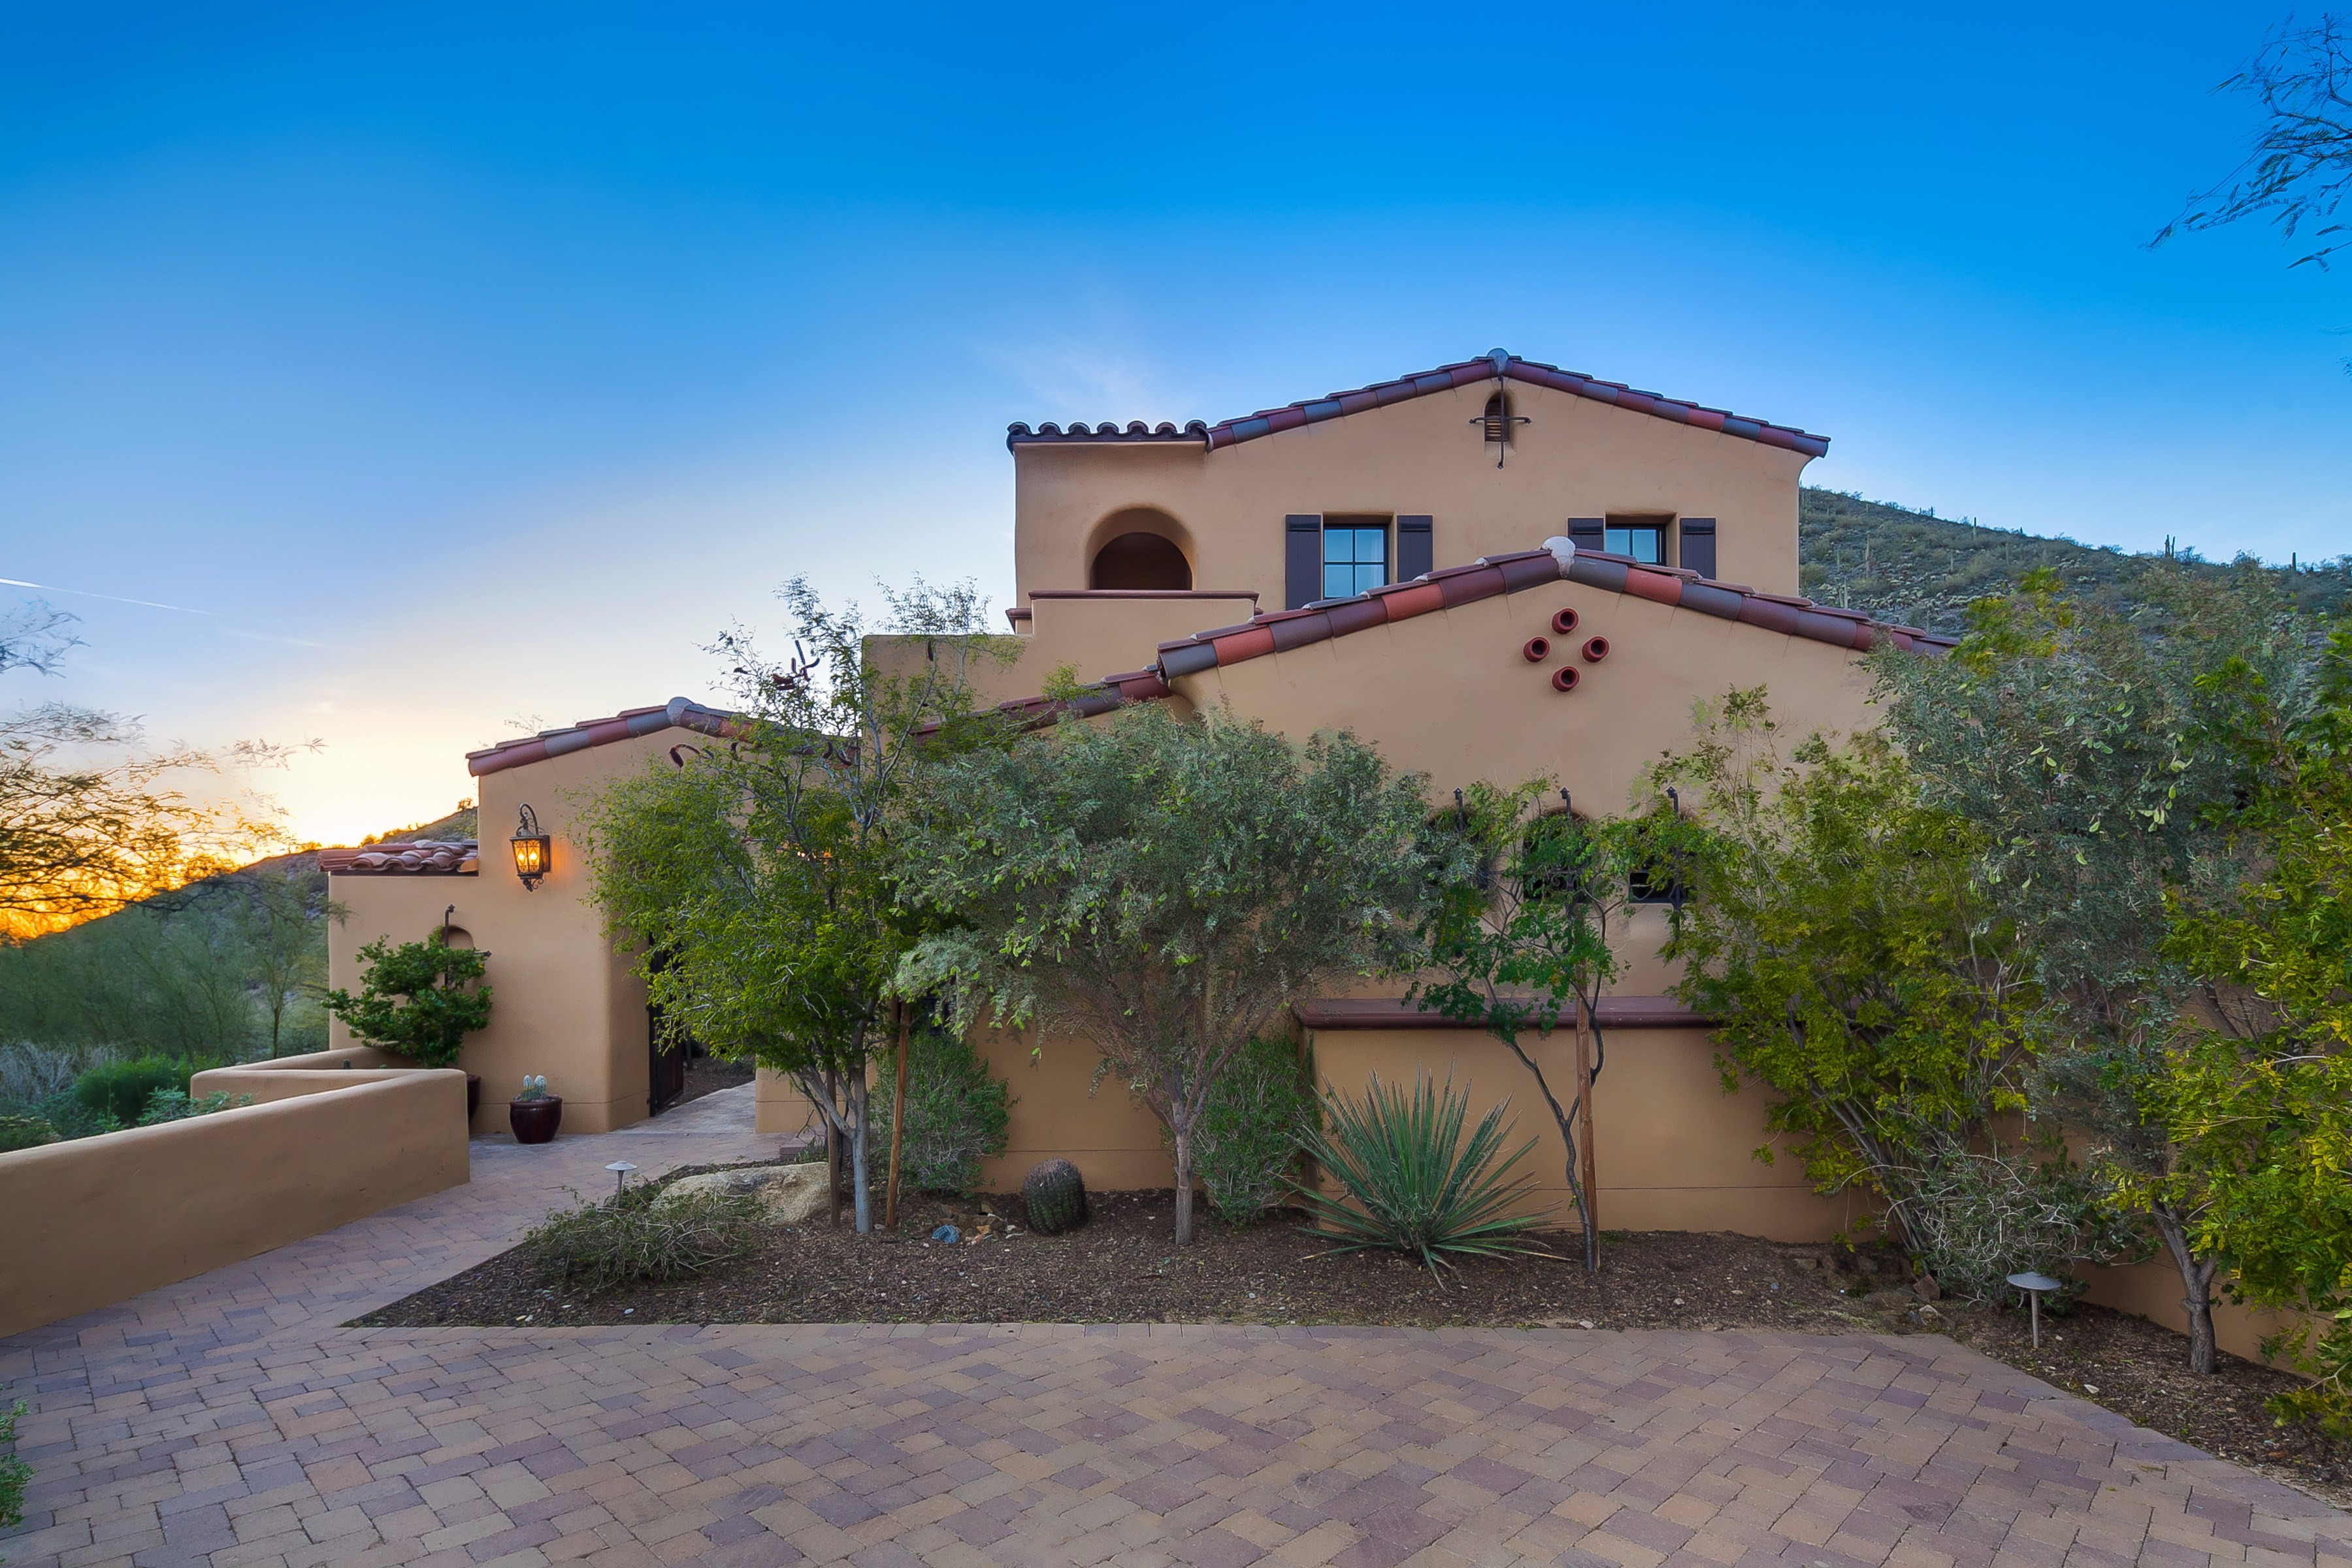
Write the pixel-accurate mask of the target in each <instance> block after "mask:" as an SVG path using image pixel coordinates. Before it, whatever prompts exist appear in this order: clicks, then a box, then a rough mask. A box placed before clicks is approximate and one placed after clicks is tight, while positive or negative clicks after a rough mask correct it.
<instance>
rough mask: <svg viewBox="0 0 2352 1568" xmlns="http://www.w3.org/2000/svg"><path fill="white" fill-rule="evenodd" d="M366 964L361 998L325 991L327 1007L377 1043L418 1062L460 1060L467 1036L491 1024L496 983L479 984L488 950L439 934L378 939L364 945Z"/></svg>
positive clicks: (356, 1032) (449, 1063) (430, 1065)
mask: <svg viewBox="0 0 2352 1568" xmlns="http://www.w3.org/2000/svg"><path fill="white" fill-rule="evenodd" d="M359 956H360V961H361V962H362V963H365V964H366V965H367V973H365V974H363V975H362V977H361V980H360V990H359V994H357V995H353V994H352V993H351V992H348V991H344V990H341V989H337V990H333V991H330V992H328V993H327V1010H328V1011H329V1012H331V1013H332V1014H334V1016H336V1017H338V1018H341V1020H342V1021H343V1023H344V1024H345V1025H346V1026H348V1027H349V1028H350V1029H351V1031H352V1033H353V1034H354V1035H357V1036H358V1037H360V1038H361V1039H362V1040H365V1041H366V1042H367V1043H368V1044H370V1045H372V1046H377V1047H382V1048H383V1049H384V1050H387V1051H390V1052H392V1053H393V1054H394V1055H395V1056H403V1057H407V1058H410V1059H411V1060H412V1061H415V1063H416V1064H417V1065H418V1066H419V1067H428V1068H448V1067H455V1066H457V1057H458V1053H459V1052H461V1051H462V1050H464V1048H465V1045H466V1037H467V1035H470V1034H472V1033H473V1032H474V1031H476V1030H477V1029H480V1028H482V1027H484V1026H487V1025H488V1023H489V1021H490V987H488V985H484V984H479V982H480V980H481V978H482V974H483V973H484V971H485V969H486V968H487V967H488V959H489V954H488V953H486V952H482V951H481V950H480V949H478V948H471V947H451V946H450V945H449V944H448V943H447V942H444V941H443V940H442V936H441V933H440V932H439V931H434V932H433V933H432V934H430V935H429V936H427V937H426V938H425V940H424V941H423V942H402V943H400V944H399V945H397V946H394V944H393V942H392V940H391V939H390V938H389V937H378V938H377V939H376V940H375V941H373V942H369V943H368V944H367V945H366V946H365V947H362V948H361V949H360V952H359Z"/></svg>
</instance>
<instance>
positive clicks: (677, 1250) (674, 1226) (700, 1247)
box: [522, 1186, 760, 1292]
mask: <svg viewBox="0 0 2352 1568" xmlns="http://www.w3.org/2000/svg"><path fill="white" fill-rule="evenodd" d="M659 1191H660V1189H658V1188H656V1187H651V1186H644V1187H632V1188H630V1189H629V1190H628V1191H626V1192H624V1193H620V1194H615V1195H614V1196H612V1197H609V1198H604V1199H600V1200H597V1201H594V1202H589V1203H583V1204H582V1205H580V1206H579V1207H577V1208H571V1209H559V1210H557V1211H555V1212H554V1213H551V1214H550V1215H548V1216H547V1218H546V1220H545V1221H543V1222H542V1223H541V1224H540V1225H539V1226H535V1227H534V1228H532V1229H531V1230H530V1232H528V1233H527V1234H526V1235H525V1236H524V1237H523V1238H522V1245H523V1247H524V1248H525V1249H527V1251H528V1252H529V1253H530V1258H531V1261H532V1262H533V1263H534V1264H535V1265H537V1267H538V1268H539V1272H540V1275H541V1278H543V1279H548V1280H551V1281H561V1282H564V1283H568V1284H572V1285H574V1286H577V1287H579V1288H581V1289H585V1290H589V1291H592V1292H593V1291H601V1290H609V1289H612V1288H613V1287H614V1286H616V1285H624V1284H628V1283H630V1282H632V1281H635V1280H640V1279H644V1280H650V1281H652V1282H653V1283H655V1284H660V1283H662V1282H664V1281H666V1280H670V1279H681V1278H683V1277H685V1276H687V1275H690V1274H699V1273H701V1272H702V1271H703V1270H704V1269H706V1268H709V1267H710V1266H711V1265H713V1264H715V1263H726V1262H730V1261H732V1260H733V1259H735V1258H740V1257H742V1256H743V1255H744V1254H745V1253H747V1252H749V1251H750V1250H751V1240H752V1237H754V1236H755V1235H756V1234H757V1233H758V1227H759V1225H760V1200H759V1198H758V1196H757V1195H756V1194H751V1193H696V1194H691V1195H690V1196H688V1197H683V1198H677V1199H674V1200H672V1201H671V1202H668V1203H664V1204H656V1202H655V1201H654V1199H655V1197H656V1195H657V1194H658V1193H659ZM579 1195H580V1194H578V1193H573V1194H572V1196H573V1197H575V1198H576V1197H578V1196H579Z"/></svg>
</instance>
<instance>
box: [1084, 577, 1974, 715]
mask: <svg viewBox="0 0 2352 1568" xmlns="http://www.w3.org/2000/svg"><path fill="white" fill-rule="evenodd" d="M1562 581H1565V582H1570V583H1578V584H1583V585H1584V586H1586V587H1589V588H1599V589H1601V590H1603V591H1604V592H1607V593H1612V594H1628V595H1633V597H1635V598H1640V599H1648V600H1651V601H1653V602H1654V603H1656V604H1661V605H1669V606H1672V607H1674V608H1676V609H1684V610H1695V611H1696V612H1697V613H1698V614H1700V615H1703V616H1715V617H1717V619H1720V620H1727V621H1741V622H1745V623H1746V624H1748V625H1749V626H1759V627H1761V628H1762V629H1764V630H1766V631H1770V632H1780V633H1782V634H1784V635H1786V636H1789V637H1804V638H1807V639H1808V640H1810V641H1813V642H1822V643H1828V644H1830V645H1832V647H1843V648H1850V649H1852V650H1853V651H1854V652H1857V653H1867V652H1869V651H1870V650H1871V649H1872V648H1874V647H1880V646H1881V645H1883V644H1889V643H1891V644H1892V645H1894V646H1895V647H1901V648H1909V649H1916V650H1917V651H1919V652H1922V653H1928V654H1935V655H1941V654H1942V653H1943V652H1945V651H1946V650H1947V649H1948V648H1950V647H1952V646H1953V643H1954V639H1953V638H1950V637H1936V636H1932V635H1930V634H1929V633H1927V632H1924V631H1922V630H1920V629H1919V628H1918V627H1916V626H1892V625H1889V624H1887V623H1885V622H1884V621H1875V620H1873V619H1871V617H1870V616H1866V615H1864V614H1863V613H1862V612H1860V611H1858V610H1840V609H1832V608H1831V607H1829V606H1828V605H1816V604H1814V603H1813V602H1812V601H1811V599H1799V598H1791V597H1790V596H1788V595H1780V594H1762V593H1759V592H1757V591H1756V590H1755V589H1753V588H1750V587H1748V586H1747V585H1746V584H1738V583H1717V582H1713V581H1710V580H1708V579H1706V578H1702V577H1700V576H1699V575H1698V574H1696V573H1694V572H1686V571H1683V570H1681V569H1679V568H1675V567H1666V566H1644V565H1643V564H1642V563H1639V562H1637V561H1634V560H1633V558H1632V557H1630V556H1624V555H1612V554H1610V553H1608V552H1603V551H1595V550H1580V551H1578V552H1575V554H1574V556H1573V557H1571V558H1570V560H1569V561H1568V562H1567V563H1565V564H1563V563H1561V561H1560V559H1559V557H1558V556H1556V555H1554V554H1553V553H1552V552H1550V551H1549V550H1526V551H1518V552H1513V553H1511V554H1508V555H1487V556H1482V557H1480V558H1479V559H1478V560H1477V561H1476V562H1475V563H1472V564H1470V565H1467V566H1448V567H1444V568H1443V569H1441V570H1439V571H1435V572H1432V573H1429V574H1427V575H1425V576H1421V577H1416V578H1414V579H1413V580H1412V581H1411V582H1409V583H1391V584H1388V585H1387V586H1386V587H1381V588H1375V589H1373V590H1372V591H1371V592H1370V593H1369V594H1364V595H1359V596H1358V597H1356V598H1352V599H1319V600H1318V601H1316V602H1315V603H1314V604H1311V605H1307V606H1306V607H1304V608H1302V609H1297V610H1277V611H1274V612H1272V613H1271V614H1267V615H1262V616H1251V617H1250V618H1249V619H1248V620H1247V621H1244V622H1243V623H1241V624H1240V625H1238V626H1219V627H1217V628H1215V629H1214V630H1212V631H1205V632H1196V633H1194V634H1193V635H1192V636H1191V637H1179V638H1177V639H1176V640H1175V641H1173V642H1164V643H1161V644H1160V659H1159V662H1158V664H1157V665H1156V666H1155V667H1154V668H1155V669H1156V670H1157V672H1158V674H1159V676H1160V679H1161V681H1162V682H1166V681H1171V680H1177V679H1182V678H1183V677H1185V676H1188V675H1198V674H1200V673H1201V672H1202V670H1207V669H1217V668H1224V667H1227V666H1231V665H1235V664H1240V663H1243V662H1244V661H1245V660H1248V659H1253V658H1263V657H1264V656H1265V655H1266V654H1270V653H1283V652H1287V651H1288V650H1289V649H1291V648H1295V647H1306V646H1307V644H1309V643H1318V642H1326V641H1328V640H1330V639H1332V638H1334V637H1348V636H1350V635H1352V634H1354V633H1356V632H1360V631H1369V630H1370V629H1371V628H1372V627H1374V626H1391V625H1394V624H1395V623H1397V622H1399V621H1405V620H1411V619H1412V617H1414V616H1425V615H1428V614H1429V613H1431V612H1432V611H1434V610H1449V609H1452V608H1454V606H1455V605H1467V604H1473V603H1475V602H1476V601H1478V600H1480V599H1491V598H1493V597H1495V596H1496V595H1500V594H1517V593H1522V592H1524V591H1526V590H1527V589H1529V588H1536V587H1540V586H1542V585H1543V584H1547V583H1557V582H1562ZM1113 679H1118V678H1113Z"/></svg>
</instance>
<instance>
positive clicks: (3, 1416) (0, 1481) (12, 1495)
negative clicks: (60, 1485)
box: [0, 1399, 33, 1530]
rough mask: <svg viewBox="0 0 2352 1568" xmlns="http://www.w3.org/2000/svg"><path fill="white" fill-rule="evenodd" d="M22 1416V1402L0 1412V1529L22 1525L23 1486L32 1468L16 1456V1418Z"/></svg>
mask: <svg viewBox="0 0 2352 1568" xmlns="http://www.w3.org/2000/svg"><path fill="white" fill-rule="evenodd" d="M23 1414H25V1402H24V1401H23V1400H21V1399H20V1400H18V1401H16V1404H14V1405H9V1406H8V1407H7V1408H5V1409H0V1530H13V1529H15V1528H16V1526H17V1525H20V1524H22V1523H24V1522H25V1484H26V1482H27V1481H30V1480H31V1479H33V1467H32V1466H30V1465H28V1464H26V1462H25V1461H24V1460H22V1459H20V1458H17V1457H16V1417H17V1416H19V1415H23Z"/></svg>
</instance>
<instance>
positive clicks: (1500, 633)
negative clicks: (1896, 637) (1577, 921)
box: [1174, 583, 1871, 991]
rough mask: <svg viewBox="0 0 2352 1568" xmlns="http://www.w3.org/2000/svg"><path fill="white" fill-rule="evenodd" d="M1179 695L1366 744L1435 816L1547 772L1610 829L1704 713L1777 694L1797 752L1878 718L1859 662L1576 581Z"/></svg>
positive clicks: (1194, 679) (1284, 657) (1253, 667)
mask: <svg viewBox="0 0 2352 1568" xmlns="http://www.w3.org/2000/svg"><path fill="white" fill-rule="evenodd" d="M1563 607H1569V608H1573V609H1574V610H1575V611H1576V612H1577V615H1578V616H1579V624H1578V626H1577V628H1576V630H1575V632H1574V633H1573V634H1571V635H1570V636H1569V637H1553V636H1552V634H1551V631H1550V621H1551V616H1552V614H1553V612H1554V611H1556V610H1559V609H1561V608H1563ZM1538 635H1542V636H1545V637H1550V639H1551V641H1552V644H1553V648H1552V652H1551V656H1550V657H1549V658H1548V659H1546V660H1545V661H1544V662H1543V663H1540V664H1529V663H1528V662H1527V660H1526V659H1525V658H1522V657H1521V656H1520V652H1519V650H1520V647H1521V645H1522V644H1524V643H1525V642H1526V641H1527V639H1528V638H1529V637H1535V636H1538ZM1596 635H1599V636H1603V637H1607V638H1608V639H1609V644H1610V647H1609V655H1608V657H1607V658H1605V659H1603V660H1602V661H1601V663H1599V664H1585V663H1583V662H1582V660H1581V659H1580V658H1579V656H1578V651H1577V650H1578V649H1579V648H1580V647H1581V646H1582V645H1583V643H1584V642H1585V640H1586V639H1588V638H1590V637H1594V636H1596ZM1569 662H1573V663H1575V664H1576V665H1577V667H1578V668H1580V671H1581V672H1582V679H1581V681H1580V684H1579V685H1578V687H1577V689H1575V690H1573V691H1568V692H1560V691H1555V690H1553V689H1552V687H1551V684H1550V672H1551V671H1552V669H1553V668H1556V667H1557V666H1559V665H1560V664H1562V663H1569ZM1174 685H1175V688H1176V689H1177V690H1178V691H1179V692H1181V693H1182V694H1183V695H1184V696H1185V697H1187V698H1189V699H1191V700H1192V701H1193V702H1194V703H1195V704H1197V705H1198V706H1200V707H1202V708H1203V709H1214V708H1215V707H1217V706H1218V705H1219V704H1220V703H1221V702H1224V703H1230V704H1231V705H1232V708H1233V710H1234V712H1235V713H1237V714H1239V715H1240V716H1242V717H1244V718H1246V719H1255V720H1259V721H1263V722H1264V723H1265V725H1266V726H1267V727H1268V728H1269V729H1272V730H1275V731H1279V732H1281V733H1284V734H1287V735H1290V736H1292V737H1293V738H1294V739H1297V740H1305V739H1306V738H1307V736H1309V735H1311V734H1313V733H1314V732H1315V731H1318V730H1327V729H1328V730H1343V729H1344V730H1349V731H1354V733H1355V735H1356V736H1357V738H1358V739H1359V740H1362V741H1367V742H1371V743H1372V744H1373V745H1376V746H1378V747H1379V748H1380V750H1381V754H1382V755H1383V756H1385V757H1386V758H1387V759H1388V760H1389V762H1390V763H1391V765H1393V766H1395V767H1397V768H1399V769H1401V770H1405V771H1409V772H1418V773H1427V774H1428V775H1429V779H1430V790H1431V797H1432V799H1433V801H1443V800H1446V799H1450V798H1451V797H1452V792H1453V791H1454V789H1456V788H1459V787H1461V786H1463V785H1465V784H1470V783H1471V782H1472V781H1474V780H1477V779H1486V780H1488V781H1490V782H1492V783H1495V784H1517V783H1518V782H1519V781H1521V780H1523V779H1527V778H1531V777H1535V776H1537V775H1538V774H1549V775H1550V776H1553V777H1556V778H1557V779H1559V782H1560V783H1561V784H1564V785H1566V786H1567V787H1568V789H1569V790H1570V792H1571V794H1572V795H1573V796H1574V800H1575V805H1576V808H1577V810H1578V811H1579V812H1580V813H1591V814H1595V815H1601V816H1608V815H1613V814H1615V813H1617V812H1620V811H1622V810H1624V809H1625V808H1626V806H1627V805H1628V804H1629V802H1630V800H1631V798H1632V792H1633V784H1634V781H1635V779H1636V778H1637V776H1638V775H1639V773H1640V771H1641V769H1642V768H1643V765H1644V764H1646V763H1650V762H1653V761H1654V760H1655V759H1656V758H1657V757H1658V755H1659V754H1660V753H1661V752H1666V751H1683V750H1687V749H1688V748H1689V747H1690V745H1691V744H1692V742H1693V741H1694V739H1695V734H1694V731H1693V730H1692V724H1691V707H1692V701H1693V699H1694V698H1707V699H1713V698H1717V697H1720V696H1721V695H1722V694H1723V693H1724V692H1726V691H1727V690H1730V689H1734V688H1737V687H1748V686H1759V685H1760V686H1763V687H1765V688H1766V689H1768V691H1769V694H1770V698H1771V701H1772V706H1773V710H1774V714H1775V716H1776V717H1777V718H1778V719H1779V721H1780V724H1781V727H1782V733H1783V735H1784V736H1785V737H1786V738H1787V739H1788V741H1789V742H1790V743H1792V744H1793V742H1795V741H1797V740H1799V739H1801V738H1802V737H1803V736H1804V735H1805V734H1807V733H1808V732H1809V731H1814V730H1829V731H1837V732H1839V733H1851V732H1852V731H1855V730H1857V729H1861V728H1864V727H1865V726H1867V725H1868V724H1869V723H1870V722H1871V714H1870V707H1869V682H1868V676H1867V673H1866V672H1865V671H1864V668H1862V660H1861V658H1860V656H1858V655H1856V654H1853V653H1852V652H1849V651H1847V650H1846V649H1843V648H1839V647H1832V646H1830V645H1829V644H1827V643H1820V642H1812V641H1809V640H1807V639H1805V638H1802V637H1788V636H1784V635H1782V634H1780V633H1778V632H1769V631H1766V630H1764V629H1763V628H1762V627H1760V626H1748V625H1747V624H1745V623H1743V622H1739V621H1727V620H1722V619H1718V618H1717V617H1716V616H1707V615H1702V614H1700V613H1699V612H1697V611H1695V610H1683V609H1675V608H1672V607H1669V606H1667V605H1660V604H1656V603H1654V602H1652V601H1650V600H1647V599H1638V598H1634V597H1633V596H1632V595H1623V594H1611V593H1607V592H1604V591H1602V590H1601V589H1597V588H1588V587H1584V586H1582V585H1581V584H1573V583H1554V584H1546V585H1545V586H1543V587H1540V588H1531V589H1528V590H1526V591H1524V592H1521V593H1517V594H1507V595H1497V596H1496V597H1494V598H1491V599H1481V600H1478V601H1476V602H1475V603H1473V604H1468V605H1462V606H1460V607H1458V608H1456V609H1451V610H1440V611H1434V612H1432V613H1430V614H1428V615H1423V616H1414V617H1412V618H1411V619H1409V620H1404V621H1400V622H1398V623H1396V624H1394V625H1391V626H1375V627H1372V628H1371V629H1370V630H1368V631H1361V632H1357V633H1355V634H1354V635H1353V636H1350V637H1333V638H1331V639H1329V640H1328V641H1325V642H1319V643H1310V644H1308V645H1307V647H1301V648H1297V649H1294V650H1292V651H1291V652H1288V653H1275V654H1268V655H1266V656H1265V657H1263V658H1254V659H1249V660H1246V661H1244V662H1243V663H1240V664H1236V665H1232V666H1229V667H1223V668H1215V669H1210V670H1204V671H1202V673H1200V674H1199V675H1193V676H1186V677H1182V678H1181V679H1178V680H1177V681H1176V682H1175V683H1174ZM1626 988H1627V990H1628V991H1636V990H1646V989H1649V988H1648V987H1643V986H1639V985H1635V984H1631V983H1629V984H1628V985H1627V987H1626Z"/></svg>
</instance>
